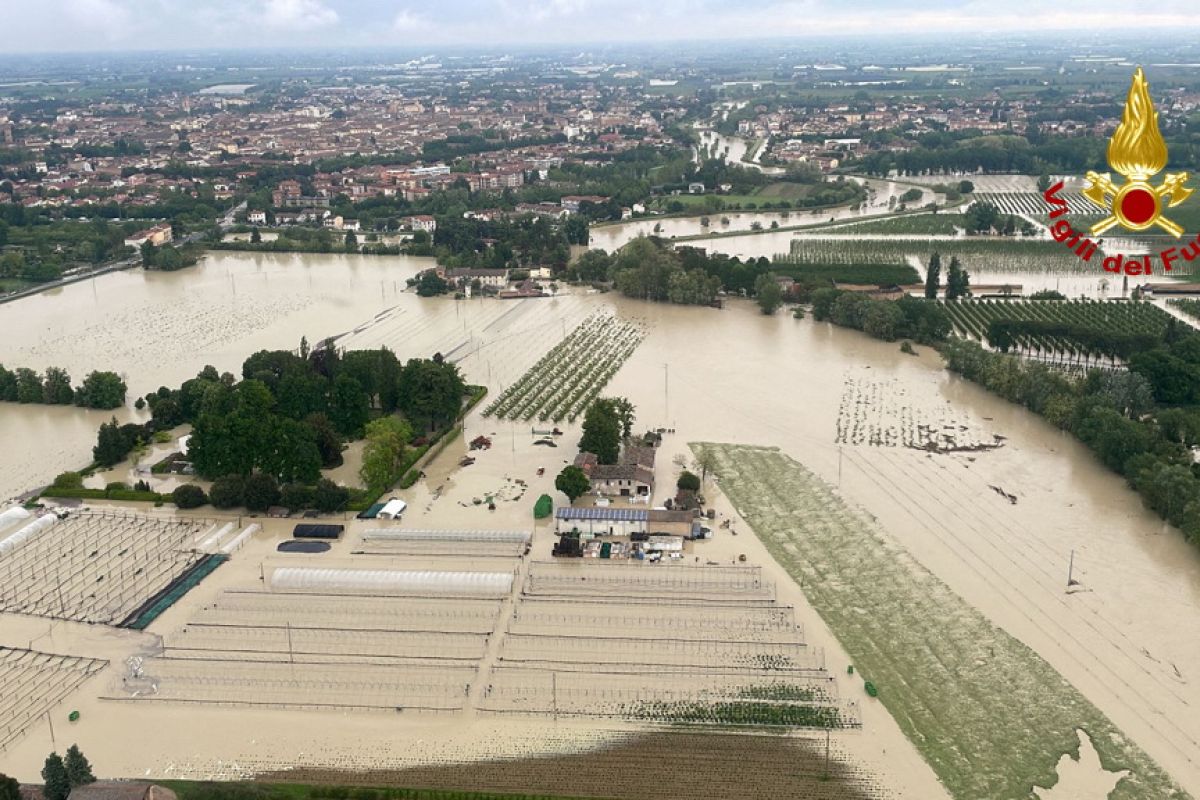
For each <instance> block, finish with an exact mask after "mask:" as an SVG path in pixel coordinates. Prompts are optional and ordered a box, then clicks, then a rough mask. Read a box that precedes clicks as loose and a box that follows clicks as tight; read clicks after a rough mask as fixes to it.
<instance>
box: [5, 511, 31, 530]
mask: <svg viewBox="0 0 1200 800" xmlns="http://www.w3.org/2000/svg"><path fill="white" fill-rule="evenodd" d="M27 519H29V512H28V511H26V510H25V509H23V508H21V507H20V506H17V507H15V508H10V509H8V510H7V511H5V512H4V513H3V514H0V531H2V530H4V529H5V528H7V527H8V526H9V525H16V524H17V523H18V522H22V521H24V520H27Z"/></svg>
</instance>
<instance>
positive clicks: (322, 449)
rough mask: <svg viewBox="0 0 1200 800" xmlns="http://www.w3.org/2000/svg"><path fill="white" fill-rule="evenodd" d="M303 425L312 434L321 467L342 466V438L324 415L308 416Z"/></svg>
mask: <svg viewBox="0 0 1200 800" xmlns="http://www.w3.org/2000/svg"><path fill="white" fill-rule="evenodd" d="M304 424H305V425H307V426H308V427H309V429H310V430H311V431H312V432H313V441H314V443H315V444H316V445H317V452H318V453H320V455H321V466H322V467H323V468H325V469H333V468H334V467H340V466H341V465H342V437H341V436H340V435H339V434H338V432H337V431H336V430H335V429H334V427H333V423H332V422H330V421H329V417H327V416H325V415H324V414H309V415H308V416H307V417H305V418H304Z"/></svg>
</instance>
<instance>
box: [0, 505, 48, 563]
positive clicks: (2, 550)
mask: <svg viewBox="0 0 1200 800" xmlns="http://www.w3.org/2000/svg"><path fill="white" fill-rule="evenodd" d="M56 522H58V517H56V516H54V515H53V514H46V515H45V516H44V517H38V518H37V519H35V520H34V521H33V522H31V523H29V524H28V525H26V526H25V527H24V528H21V529H20V530H19V531H17V532H16V533H14V534H12V535H11V536H9V537H7V538H5V539H4V540H3V541H0V556H2V555H6V554H8V553H11V552H12V551H13V550H16V549H17V548H18V547H20V546H21V545H22V544H23V543H25V542H26V541H28V540H29V539H32V538H33V537H34V536H37V535H38V534H39V533H41V532H42V531H44V530H46V529H47V528H49V527H50V526H51V525H53V524H54V523H56Z"/></svg>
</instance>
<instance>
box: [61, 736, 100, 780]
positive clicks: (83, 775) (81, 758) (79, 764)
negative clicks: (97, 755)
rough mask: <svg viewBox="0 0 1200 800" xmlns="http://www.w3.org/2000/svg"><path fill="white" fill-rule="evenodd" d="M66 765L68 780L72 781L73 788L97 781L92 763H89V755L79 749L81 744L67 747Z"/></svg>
mask: <svg viewBox="0 0 1200 800" xmlns="http://www.w3.org/2000/svg"><path fill="white" fill-rule="evenodd" d="M64 766H65V767H66V769H67V780H68V781H70V783H71V788H74V787H76V786H83V785H84V784H87V783H95V782H96V776H95V775H93V774H92V765H91V764H90V763H88V760H87V756H85V755H84V754H83V753H82V752H81V751H80V750H79V745H77V744H73V745H71V746H70V747H69V748H67V758H66V763H65V765H64Z"/></svg>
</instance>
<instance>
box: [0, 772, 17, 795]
mask: <svg viewBox="0 0 1200 800" xmlns="http://www.w3.org/2000/svg"><path fill="white" fill-rule="evenodd" d="M0 800H21V784H19V783H17V779H16V778H10V777H8V776H7V775H5V774H4V773H3V772H0Z"/></svg>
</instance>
